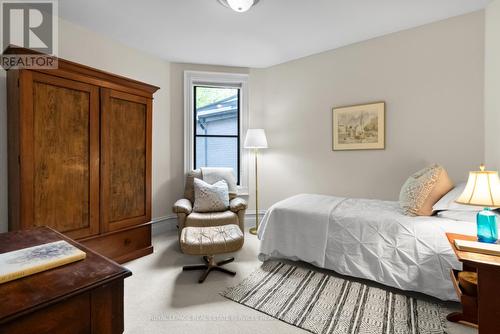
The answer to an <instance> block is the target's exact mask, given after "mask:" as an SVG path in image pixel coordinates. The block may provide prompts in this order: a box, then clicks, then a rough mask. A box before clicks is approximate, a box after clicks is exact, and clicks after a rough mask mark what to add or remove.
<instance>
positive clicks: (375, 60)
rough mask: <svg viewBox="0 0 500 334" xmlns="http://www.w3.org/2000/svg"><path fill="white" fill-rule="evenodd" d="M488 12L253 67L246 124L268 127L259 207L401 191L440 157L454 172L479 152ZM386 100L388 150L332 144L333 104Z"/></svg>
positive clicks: (459, 175)
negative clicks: (294, 198)
mask: <svg viewBox="0 0 500 334" xmlns="http://www.w3.org/2000/svg"><path fill="white" fill-rule="evenodd" d="M483 31H484V14H483V12H477V13H473V14H469V15H465V16H461V17H457V18H453V19H449V20H446V21H442V22H438V23H434V24H430V25H426V26H423V27H419V28H416V29H411V30H407V31H403V32H399V33H395V34H391V35H387V36H385V37H381V38H377V39H373V40H369V41H366V42H362V43H359V44H355V45H351V46H347V47H344V48H341V49H337V50H334V51H329V52H325V53H322V54H318V55H313V56H310V57H307V58H303V59H300V60H297V61H292V62H289V63H285V64H281V65H278V66H274V67H271V68H268V69H265V70H252V71H251V76H250V77H251V81H252V82H251V92H250V94H251V101H252V102H253V103H252V104H251V107H250V108H251V113H250V118H251V119H250V125H251V127H263V128H265V129H266V131H267V135H268V141H269V145H270V149H268V150H267V151H265V152H264V154H263V156H262V159H261V165H260V166H261V167H260V189H259V190H260V192H259V194H260V198H261V207H262V208H263V209H265V208H268V207H269V206H270V205H271V204H272V203H274V202H276V201H278V200H281V199H283V198H286V197H287V196H291V195H294V194H297V193H322V194H333V195H339V196H353V197H368V198H381V199H391V200H394V199H397V198H398V195H399V190H400V187H401V185H402V183H403V182H404V181H405V179H406V178H407V177H408V176H409V175H410V174H411V173H412V172H414V171H416V170H418V169H420V168H422V167H425V166H426V165H428V164H430V163H433V162H438V163H440V164H442V165H444V166H445V167H446V168H447V169H448V170H449V172H450V175H451V177H452V178H453V179H454V180H463V179H465V178H466V175H467V172H468V171H469V170H470V169H471V168H474V167H475V166H476V165H477V164H479V163H480V162H481V161H483V159H484V135H483V132H484V116H483V112H482V110H483V84H484V71H483V66H484V33H483ZM380 100H383V101H385V102H386V103H387V113H386V150H384V151H349V152H332V149H331V142H332V124H331V123H332V115H331V108H332V107H333V106H343V105H352V104H359V103H364V102H371V101H380Z"/></svg>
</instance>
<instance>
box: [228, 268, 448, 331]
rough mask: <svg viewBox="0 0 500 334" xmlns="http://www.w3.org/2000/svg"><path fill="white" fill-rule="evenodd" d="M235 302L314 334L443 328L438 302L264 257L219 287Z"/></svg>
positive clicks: (444, 329)
mask: <svg viewBox="0 0 500 334" xmlns="http://www.w3.org/2000/svg"><path fill="white" fill-rule="evenodd" d="M221 295H222V296H224V297H226V298H228V299H231V300H233V301H235V302H237V303H240V304H243V305H245V306H247V307H251V308H252V309H255V310H257V311H260V312H263V313H265V314H267V315H269V316H271V317H274V318H276V319H279V320H281V321H284V322H286V323H288V324H291V325H293V326H297V327H300V328H302V329H305V330H307V331H309V332H312V333H317V334H330V333H333V334H442V333H446V328H445V314H447V312H448V311H449V310H447V309H446V308H445V306H444V305H443V304H441V303H439V302H433V301H426V300H420V299H416V298H413V297H409V296H405V295H403V294H399V293H394V292H392V291H389V290H385V289H382V288H379V287H373V286H369V285H365V284H362V283H359V282H356V281H351V280H347V279H344V278H340V277H337V276H334V275H330V274H327V273H321V272H316V271H314V270H311V269H307V268H301V267H297V266H294V265H290V264H285V263H282V262H278V261H267V262H265V263H264V264H263V265H262V266H261V267H260V268H258V269H257V270H256V271H255V272H253V273H252V274H251V275H250V276H249V277H247V278H246V279H244V280H243V281H242V282H241V283H240V284H238V285H236V286H234V287H231V288H229V289H227V290H226V291H224V292H222V293H221Z"/></svg>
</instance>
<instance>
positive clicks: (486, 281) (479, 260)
mask: <svg viewBox="0 0 500 334" xmlns="http://www.w3.org/2000/svg"><path fill="white" fill-rule="evenodd" d="M446 236H447V237H448V241H449V242H450V245H451V248H452V249H453V251H454V252H455V254H456V256H457V258H458V260H459V261H460V262H462V263H463V266H464V268H463V269H464V270H465V271H474V272H477V276H478V291H477V325H478V329H479V334H498V333H500V256H492V255H484V254H478V253H472V252H464V251H460V250H458V249H457V248H456V247H455V242H454V241H455V239H459V240H471V241H477V238H476V237H475V236H470V235H462V234H453V233H446ZM456 274H457V273H456V272H454V271H452V273H451V275H452V280H453V281H454V284H455V288H456V289H457V293H458V294H459V298H462V297H463V296H462V294H461V290H460V287H459V286H458V283H457V281H456V279H455V278H456ZM466 297H467V296H466ZM466 300H467V298H466ZM471 302H472V301H471ZM463 306H464V312H463V313H452V314H450V315H448V318H447V319H448V320H449V321H452V322H460V321H467V322H471V321H470V320H467V319H468V318H469V317H470V316H471V312H470V311H468V310H466V307H468V308H470V307H471V305H463ZM472 323H473V321H472Z"/></svg>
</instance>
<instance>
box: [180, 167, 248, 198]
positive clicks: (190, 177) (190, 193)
mask: <svg viewBox="0 0 500 334" xmlns="http://www.w3.org/2000/svg"><path fill="white" fill-rule="evenodd" d="M195 178H196V179H200V180H203V176H202V174H201V170H200V169H195V170H192V171H190V172H189V173H188V174H187V176H186V184H185V186H184V198H187V199H188V200H190V201H191V203H194V179H195ZM237 196H238V194H237V193H233V192H230V193H229V199H230V200H232V199H233V198H235V197H237Z"/></svg>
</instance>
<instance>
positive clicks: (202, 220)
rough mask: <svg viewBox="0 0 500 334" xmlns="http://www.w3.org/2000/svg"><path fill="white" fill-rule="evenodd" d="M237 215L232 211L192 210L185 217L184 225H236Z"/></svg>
mask: <svg viewBox="0 0 500 334" xmlns="http://www.w3.org/2000/svg"><path fill="white" fill-rule="evenodd" d="M238 223H239V221H238V215H237V214H236V213H234V212H232V211H229V210H227V211H223V212H206V213H202V212H193V213H191V214H190V215H189V216H187V217H186V226H194V227H206V226H221V225H229V224H236V225H238Z"/></svg>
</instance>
